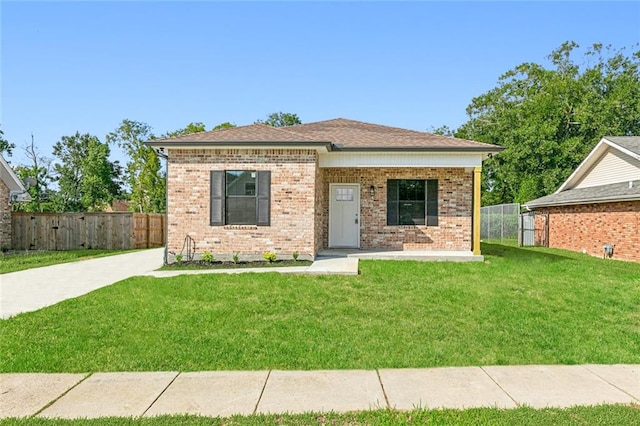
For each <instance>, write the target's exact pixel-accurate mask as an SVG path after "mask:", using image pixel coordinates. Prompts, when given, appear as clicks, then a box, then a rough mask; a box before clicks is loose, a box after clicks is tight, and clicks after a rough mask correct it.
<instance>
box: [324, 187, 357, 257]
mask: <svg viewBox="0 0 640 426" xmlns="http://www.w3.org/2000/svg"><path fill="white" fill-rule="evenodd" d="M336 186H352V187H354V188H355V191H354V194H356V210H357V213H356V214H357V215H358V226H357V237H356V240H357V241H356V245H355V246H336V245H334V244H332V241H331V211H332V208H333V205H334V203H335V201H334V196H333V188H334V187H336ZM361 225H362V214H361V211H360V184H359V183H330V184H329V216H328V218H327V226H328V228H329V229H328V230H327V231H328V232H327V233H328V235H329V238H328V244H329V248H354V249H359V248H360V227H361Z"/></svg>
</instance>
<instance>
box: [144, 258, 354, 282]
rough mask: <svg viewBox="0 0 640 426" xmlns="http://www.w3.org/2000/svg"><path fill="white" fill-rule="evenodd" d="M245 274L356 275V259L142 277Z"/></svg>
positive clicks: (157, 272)
mask: <svg viewBox="0 0 640 426" xmlns="http://www.w3.org/2000/svg"><path fill="white" fill-rule="evenodd" d="M247 272H254V273H268V272H277V273H279V274H311V275H327V274H331V275H358V259H356V258H350V257H341V258H318V259H316V260H315V262H313V263H312V264H311V265H309V266H285V267H277V266H274V267H268V268H267V267H264V268H237V269H184V270H181V271H180V270H179V271H150V272H147V273H146V274H144V275H147V276H151V277H156V278H167V277H175V276H178V275H202V274H242V273H247Z"/></svg>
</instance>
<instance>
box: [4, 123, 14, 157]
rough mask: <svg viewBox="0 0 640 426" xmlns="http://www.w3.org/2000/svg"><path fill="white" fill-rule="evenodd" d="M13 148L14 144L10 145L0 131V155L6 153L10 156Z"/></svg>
mask: <svg viewBox="0 0 640 426" xmlns="http://www.w3.org/2000/svg"><path fill="white" fill-rule="evenodd" d="M15 147H16V145H15V144H12V143H10V142H9V141H8V140H6V139H5V138H4V132H3V131H2V129H0V154H4V153H7V155H8V156H11V154H13V149H14V148H15Z"/></svg>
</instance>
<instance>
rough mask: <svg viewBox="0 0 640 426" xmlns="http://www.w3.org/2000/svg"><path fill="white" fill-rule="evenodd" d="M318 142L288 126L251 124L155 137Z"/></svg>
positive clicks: (180, 140)
mask: <svg viewBox="0 0 640 426" xmlns="http://www.w3.org/2000/svg"><path fill="white" fill-rule="evenodd" d="M164 141H167V142H318V141H317V140H315V139H311V138H308V137H305V136H303V135H300V134H297V133H294V132H292V131H290V130H288V128H282V127H273V126H267V125H266V124H260V123H256V124H251V125H249V126H241V127H231V128H227V129H218V130H212V131H210V132H200V133H191V134H189V135H184V136H177V137H174V138H164V139H154V140H153V142H164Z"/></svg>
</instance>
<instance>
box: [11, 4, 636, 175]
mask: <svg viewBox="0 0 640 426" xmlns="http://www.w3.org/2000/svg"><path fill="white" fill-rule="evenodd" d="M0 19H1V22H0V23H1V37H2V38H1V47H2V50H1V53H0V55H1V56H0V57H1V68H0V72H1V74H0V76H1V95H0V101H1V102H0V106H1V111H0V123H1V126H2V129H3V131H4V133H5V137H6V138H7V139H8V140H9V141H11V142H13V143H15V144H16V145H18V147H20V146H22V145H24V144H25V143H27V142H28V141H29V140H30V135H31V133H32V132H33V134H34V137H35V141H36V144H37V145H38V146H39V148H40V150H41V151H42V153H44V154H45V155H48V156H51V146H52V145H53V144H54V143H55V142H56V141H58V140H59V139H60V137H61V136H64V135H70V134H73V133H75V132H76V131H80V132H82V133H85V132H88V133H91V134H94V135H96V136H98V137H99V138H100V139H101V140H104V136H105V134H106V133H108V132H110V131H112V130H113V129H115V128H116V127H117V126H118V125H119V123H120V122H121V121H122V120H123V119H125V118H128V119H132V120H138V121H144V122H146V123H148V124H149V125H151V126H152V127H153V130H154V132H155V133H156V134H161V133H164V132H166V131H170V130H175V129H178V128H181V127H184V126H185V125H186V124H187V123H189V122H191V121H202V122H204V123H205V124H206V125H207V127H208V128H210V127H213V126H214V125H216V124H218V123H221V122H225V121H230V122H232V123H235V124H237V125H244V124H251V123H252V122H254V121H255V120H256V119H258V118H264V117H265V116H266V115H267V114H269V113H271V112H276V111H284V112H293V113H297V114H298V115H299V116H300V118H301V119H302V121H303V122H312V121H319V120H325V119H330V118H336V117H344V118H351V119H356V120H362V121H369V122H374V123H379V124H386V125H391V126H398V127H404V128H409V129H415V130H425V131H426V130H429V129H430V128H431V126H435V127H438V126H440V125H443V124H446V125H448V126H450V127H452V128H455V127H457V126H459V125H461V124H462V123H464V122H465V121H466V118H467V117H466V113H465V108H466V107H467V106H468V105H469V103H470V102H471V100H472V98H473V97H475V96H478V95H480V94H482V93H484V92H486V91H487V90H489V89H491V88H493V87H495V86H496V83H497V80H498V78H499V76H500V75H501V74H502V73H504V72H506V71H508V70H510V69H511V68H513V67H515V66H516V65H518V64H520V63H522V62H537V63H546V59H545V57H546V55H548V54H549V53H550V52H551V51H552V50H553V49H555V48H557V47H558V46H560V44H561V43H562V42H564V41H567V40H574V41H576V42H577V43H578V44H580V45H581V46H583V47H587V46H589V45H591V44H593V43H596V42H598V43H604V44H612V45H613V46H614V47H616V48H621V47H627V48H628V49H629V48H631V47H632V45H633V44H635V43H638V42H640V26H639V25H638V22H639V20H640V3H639V2H623V3H614V2H567V3H557V2H535V3H523V2H477V1H476V2H449V3H441V2H407V3H401V2H392V3H386V2H384V3H383V2H354V3H339V2H314V3H310V2H281V3H273V2H257V3H250V2H240V3H222V2H193V3H177V2H43V3H42V2H40V3H38V2H7V1H3V2H2V3H1V4H0ZM114 157H115V158H119V159H122V158H121V157H120V155H119V154H118V153H117V152H116V153H115V154H114ZM11 161H12V163H13V164H19V163H22V162H24V161H25V159H24V155H23V153H22V152H21V150H20V149H19V148H18V149H16V150H15V152H14V155H13V157H12V158H11Z"/></svg>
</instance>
